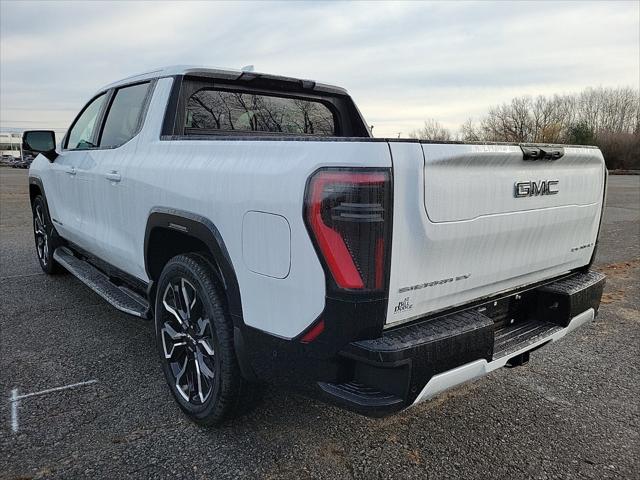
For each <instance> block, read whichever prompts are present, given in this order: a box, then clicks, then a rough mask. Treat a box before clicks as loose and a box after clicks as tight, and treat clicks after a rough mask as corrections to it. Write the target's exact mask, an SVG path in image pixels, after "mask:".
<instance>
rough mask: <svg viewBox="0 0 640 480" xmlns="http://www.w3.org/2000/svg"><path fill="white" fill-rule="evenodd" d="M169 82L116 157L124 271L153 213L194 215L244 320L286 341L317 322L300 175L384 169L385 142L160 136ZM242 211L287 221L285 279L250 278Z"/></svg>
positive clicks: (319, 298)
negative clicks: (210, 231)
mask: <svg viewBox="0 0 640 480" xmlns="http://www.w3.org/2000/svg"><path fill="white" fill-rule="evenodd" d="M170 84H171V83H170V79H162V80H160V81H159V82H158V84H157V86H156V91H155V94H154V98H153V99H152V102H151V105H150V108H149V112H148V114H147V122H146V124H145V126H144V127H143V130H142V132H141V134H140V143H139V144H138V146H137V150H136V152H135V153H134V154H133V155H132V156H131V157H129V159H127V160H126V161H127V162H129V163H128V168H127V169H126V172H127V181H129V182H131V185H130V187H131V188H128V189H127V195H129V198H128V199H127V201H126V205H127V211H126V212H123V221H124V222H128V226H129V228H130V229H131V231H132V232H133V237H134V238H135V241H136V246H137V251H136V252H135V254H134V255H133V256H132V258H131V266H130V267H129V268H130V269H131V270H134V271H135V274H136V275H137V276H139V277H140V278H142V279H147V275H146V272H145V268H144V234H145V226H146V222H147V218H148V216H149V213H150V211H151V210H152V209H153V208H155V207H165V208H173V209H178V210H184V211H188V212H192V213H194V214H197V215H201V216H203V217H205V218H208V219H209V220H210V221H211V222H213V223H214V224H215V226H216V227H217V229H218V230H219V232H220V234H221V236H222V238H223V239H224V242H225V244H226V247H227V250H228V252H229V256H230V258H231V262H232V264H233V267H234V269H235V272H236V276H237V279H238V285H239V288H240V295H241V300H242V313H243V318H244V322H245V324H247V325H249V326H252V327H255V328H258V329H260V330H263V331H266V332H269V333H271V334H274V335H278V336H281V337H284V338H292V337H295V336H297V335H298V334H300V333H301V332H302V331H304V330H305V329H306V328H307V327H308V326H309V325H310V324H311V323H312V322H313V321H314V320H315V319H316V318H317V317H318V315H319V314H320V313H321V312H322V310H323V308H324V303H325V276H324V271H323V269H322V266H321V265H320V262H319V259H318V257H317V254H316V252H315V249H314V247H313V245H312V243H311V239H310V238H309V235H308V233H307V230H306V227H305V225H304V221H303V200H304V190H305V185H306V181H307V178H308V177H309V175H311V173H313V172H314V171H315V170H317V169H318V168H320V167H323V166H332V165H333V166H372V167H389V166H390V163H391V162H390V157H389V149H388V145H387V144H386V143H384V142H366V141H365V142H356V141H348V142H342V141H335V142H332V141H314V140H308V141H288V140H280V141H270V140H265V141H261V140H228V139H225V140H216V139H215V137H214V138H212V139H211V140H171V141H168V140H160V139H159V132H160V125H161V123H162V116H163V114H164V106H165V102H166V97H167V96H168V94H169V87H170ZM249 211H260V212H265V213H268V214H273V215H279V216H281V217H283V218H285V219H286V221H287V222H288V223H289V226H290V230H291V233H290V235H291V254H290V257H291V266H290V271H289V274H288V275H287V276H286V278H282V279H280V278H274V277H269V276H266V275H263V274H261V273H256V272H253V271H251V269H249V268H248V267H247V265H246V264H245V262H244V260H243V251H242V247H243V242H242V223H243V218H244V216H245V214H246V213H247V212H249ZM283 248H285V246H283ZM280 254H282V252H279V253H277V254H276V255H280Z"/></svg>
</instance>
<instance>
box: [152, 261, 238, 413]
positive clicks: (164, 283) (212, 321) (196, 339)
mask: <svg viewBox="0 0 640 480" xmlns="http://www.w3.org/2000/svg"><path fill="white" fill-rule="evenodd" d="M215 279H216V276H215V272H214V271H213V267H212V266H211V264H210V263H209V262H208V261H207V260H206V259H205V258H204V257H203V256H201V255H198V254H187V255H178V256H176V257H174V258H172V259H171V260H170V261H169V262H168V263H167V265H166V266H165V267H164V269H163V270H162V274H161V275H160V280H159V282H158V290H157V294H156V305H155V331H156V345H157V348H158V353H159V354H160V360H161V362H162V369H163V371H164V375H165V377H166V379H167V382H168V384H169V387H170V389H171V392H172V393H173V396H174V397H175V399H176V401H177V402H178V404H179V405H180V407H181V408H182V410H183V411H184V412H185V413H186V414H187V415H188V416H189V417H190V418H191V419H192V420H194V421H195V422H197V423H200V424H204V425H215V424H219V423H220V422H222V421H223V420H225V419H226V418H229V417H231V416H234V414H235V413H236V412H237V410H238V408H237V407H238V406H239V404H240V403H242V402H243V400H244V399H243V396H246V395H247V392H246V391H247V388H246V387H247V382H246V380H245V379H244V378H243V377H242V374H241V373H240V368H239V366H238V361H237V359H236V355H235V350H234V346H233V325H232V322H231V318H230V316H229V314H228V312H227V309H226V305H225V302H224V296H223V292H222V289H221V285H219V283H218V282H217V281H216V280H215Z"/></svg>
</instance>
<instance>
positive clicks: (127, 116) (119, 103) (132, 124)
mask: <svg viewBox="0 0 640 480" xmlns="http://www.w3.org/2000/svg"><path fill="white" fill-rule="evenodd" d="M149 85H150V84H149V83H140V84H138V85H132V86H130V87H124V88H120V89H119V90H117V91H116V94H115V97H114V99H113V102H111V107H110V108H109V113H107V120H106V122H105V124H104V129H103V130H102V137H101V139H100V147H102V148H115V147H119V146H120V145H122V144H124V143H126V142H128V141H129V140H131V139H132V138H133V137H135V136H136V134H137V133H138V131H139V130H140V120H141V116H142V110H143V109H144V105H145V100H146V98H147V92H148V91H149Z"/></svg>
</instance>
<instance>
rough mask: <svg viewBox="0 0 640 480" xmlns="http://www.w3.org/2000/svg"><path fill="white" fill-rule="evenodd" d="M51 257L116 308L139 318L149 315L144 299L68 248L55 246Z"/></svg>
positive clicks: (147, 305)
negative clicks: (113, 280) (117, 283)
mask: <svg viewBox="0 0 640 480" xmlns="http://www.w3.org/2000/svg"><path fill="white" fill-rule="evenodd" d="M53 258H54V259H55V261H56V262H58V263H59V264H60V265H62V266H63V267H64V268H66V269H67V270H68V271H69V272H70V273H72V274H73V275H75V276H76V277H77V278H78V279H79V280H80V281H81V282H82V283H84V284H85V285H86V286H87V287H89V288H90V289H91V290H93V291H94V292H96V293H97V294H98V295H100V296H101V297H102V298H104V299H105V300H106V301H107V302H109V303H110V304H111V305H113V306H114V307H116V308H117V309H118V310H120V311H122V312H124V313H128V314H129V315H134V316H136V317H140V318H145V319H148V318H149V317H150V309H149V303H148V302H147V301H146V300H145V299H143V298H142V297H140V296H139V295H137V294H135V293H134V292H132V291H131V290H129V289H128V288H126V287H122V286H118V285H116V284H115V283H113V282H112V281H111V280H109V277H107V276H106V275H105V274H104V273H102V272H101V271H100V270H98V269H97V268H96V267H94V266H93V265H91V264H90V263H88V262H86V261H84V260H82V259H80V258H78V257H76V256H75V255H74V254H73V252H71V250H69V249H68V248H66V247H58V248H56V251H55V252H53Z"/></svg>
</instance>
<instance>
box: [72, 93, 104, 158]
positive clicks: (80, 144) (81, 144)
mask: <svg viewBox="0 0 640 480" xmlns="http://www.w3.org/2000/svg"><path fill="white" fill-rule="evenodd" d="M106 99H107V94H106V93H103V94H102V95H100V96H98V97H96V98H94V99H93V100H92V101H91V102H90V103H89V104H88V105H87V106H86V107H85V109H84V110H83V112H82V113H81V114H80V116H79V117H78V118H77V119H76V121H75V123H74V124H73V127H71V130H70V131H69V136H68V138H67V142H66V145H65V148H67V149H69V150H86V149H87V148H94V147H95V146H96V145H95V144H94V143H93V142H94V140H95V133H96V128H97V127H98V119H99V116H100V112H101V111H102V107H103V106H104V102H105V101H106Z"/></svg>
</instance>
